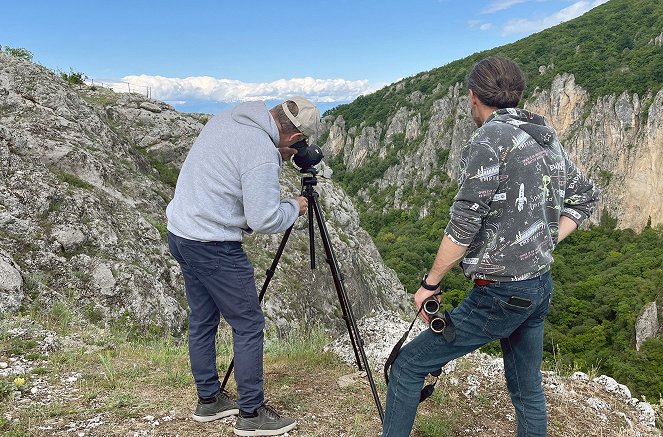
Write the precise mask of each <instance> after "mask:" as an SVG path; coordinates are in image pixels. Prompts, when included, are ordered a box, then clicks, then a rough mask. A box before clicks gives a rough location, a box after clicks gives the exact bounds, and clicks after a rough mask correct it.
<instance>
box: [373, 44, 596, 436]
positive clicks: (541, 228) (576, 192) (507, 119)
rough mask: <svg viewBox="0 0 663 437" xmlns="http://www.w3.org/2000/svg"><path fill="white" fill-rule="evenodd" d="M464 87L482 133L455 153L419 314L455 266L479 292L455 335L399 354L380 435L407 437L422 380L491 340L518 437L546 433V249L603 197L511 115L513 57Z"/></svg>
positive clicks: (551, 144) (555, 148)
mask: <svg viewBox="0 0 663 437" xmlns="http://www.w3.org/2000/svg"><path fill="white" fill-rule="evenodd" d="M467 85H468V88H469V96H470V103H471V112H472V118H473V119H474V121H475V122H476V124H477V126H478V127H479V128H478V129H477V131H476V132H475V133H474V134H473V135H472V137H471V138H470V140H469V142H468V143H467V145H466V146H465V148H464V149H463V151H462V154H461V158H460V177H459V189H458V193H457V195H456V197H455V199H454V203H453V205H452V207H451V220H450V222H449V225H448V226H447V228H446V230H445V235H444V237H443V239H442V243H441V244H440V248H439V250H438V252H437V257H436V258H435V261H434V263H433V266H432V268H431V270H430V272H429V273H428V274H427V275H426V276H424V279H423V280H422V281H421V288H419V290H418V291H417V293H416V294H415V296H414V301H415V304H416V308H417V309H419V308H421V305H422V303H423V302H424V301H425V300H426V299H427V298H429V297H430V296H432V295H435V294H436V293H438V292H439V287H440V282H441V281H442V278H443V277H444V275H445V274H446V273H447V272H448V271H449V270H450V269H451V268H452V267H453V266H454V265H456V264H457V263H458V261H459V260H461V259H462V268H463V271H464V273H465V275H466V276H467V277H469V278H471V279H472V280H473V282H474V287H473V288H472V290H471V291H470V293H469V294H468V296H467V297H466V298H465V299H464V300H463V301H462V302H461V303H460V305H459V306H458V307H457V308H454V309H453V310H452V311H451V312H450V318H451V322H452V324H453V326H454V328H455V333H456V335H455V339H453V340H451V341H449V340H447V338H448V337H449V336H445V335H440V334H436V333H434V332H432V331H431V330H430V329H428V330H426V331H424V332H423V333H421V334H420V335H419V336H418V337H417V338H415V339H414V340H413V341H411V342H410V343H409V344H407V345H406V346H405V347H404V348H403V349H402V350H401V352H400V354H399V355H398V358H397V359H396V361H395V362H394V364H393V365H392V368H391V375H390V380H389V385H388V393H387V404H386V411H385V420H384V428H383V434H382V436H383V437H396V436H407V435H409V434H410V431H411V429H412V425H413V422H414V417H415V415H416V411H417V405H418V403H419V398H420V391H421V388H422V386H423V382H424V378H425V376H426V375H427V374H428V373H430V372H434V371H435V370H438V369H439V368H440V367H442V366H444V365H445V364H446V363H448V362H449V361H451V360H453V359H455V358H458V357H460V356H462V355H465V354H467V353H468V352H470V351H473V350H475V349H477V348H479V347H481V346H483V345H484V344H486V343H488V342H490V341H493V340H496V339H499V340H500V343H501V346H502V352H503V357H504V373H505V376H506V382H507V387H508V390H509V393H510V395H511V401H512V403H513V405H514V407H515V410H516V418H517V435H518V436H520V437H523V436H527V437H533V436H537V437H538V436H545V435H546V426H547V417H546V400H545V396H544V393H543V387H542V379H541V360H542V356H543V319H544V317H545V315H546V314H547V313H548V308H549V305H550V300H551V295H552V281H551V279H550V272H549V270H550V264H551V263H552V261H553V257H552V251H553V249H554V248H555V246H556V245H557V244H558V243H559V242H560V241H562V240H563V239H564V238H565V237H566V236H568V235H569V234H570V233H571V232H573V231H574V230H575V229H576V228H577V227H578V226H579V225H580V224H581V223H582V222H583V221H584V220H585V219H586V218H587V217H588V216H589V215H590V214H591V213H592V211H593V210H594V209H595V207H596V204H597V202H598V191H597V190H596V189H595V188H594V186H593V184H592V183H591V181H589V180H588V179H587V178H586V177H585V176H584V175H583V174H582V173H581V172H580V171H579V170H578V168H577V167H576V166H575V165H574V164H573V163H572V162H571V161H570V160H569V159H568V157H567V155H566V152H565V151H564V149H563V148H562V145H561V144H560V142H559V139H558V138H557V135H556V133H555V131H554V129H553V128H552V127H550V126H549V125H548V124H547V123H546V120H545V119H544V118H543V117H541V116H540V115H536V114H533V113H531V112H528V111H525V110H523V109H518V108H516V106H517V105H518V103H519V101H520V99H521V98H522V94H523V90H524V89H525V78H524V75H523V73H522V71H521V70H520V68H519V67H518V66H517V65H516V64H515V63H514V62H513V61H511V60H508V59H504V58H494V57H491V58H487V59H484V60H483V61H481V62H479V63H477V64H476V65H475V66H474V68H473V69H472V71H471V72H470V73H469V75H468V77H467ZM422 317H424V319H426V316H425V314H424V313H423V312H422Z"/></svg>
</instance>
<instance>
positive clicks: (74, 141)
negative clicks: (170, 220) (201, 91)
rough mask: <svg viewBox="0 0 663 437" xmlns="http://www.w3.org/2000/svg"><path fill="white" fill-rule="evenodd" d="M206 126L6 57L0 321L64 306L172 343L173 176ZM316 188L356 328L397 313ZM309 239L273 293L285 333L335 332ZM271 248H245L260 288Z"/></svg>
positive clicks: (386, 286) (344, 209) (362, 241)
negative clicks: (376, 314)
mask: <svg viewBox="0 0 663 437" xmlns="http://www.w3.org/2000/svg"><path fill="white" fill-rule="evenodd" d="M207 119H208V116H207V115H203V114H182V113H178V112H177V111H175V110H174V109H173V108H172V107H170V106H168V105H166V104H164V103H161V102H158V101H154V100H150V99H147V98H145V97H143V96H140V95H138V94H116V93H114V92H112V91H110V90H107V89H103V88H90V87H87V86H82V87H72V86H70V85H69V84H67V83H65V82H64V81H63V80H61V79H60V78H59V77H57V76H56V75H55V74H54V73H53V72H51V71H50V70H48V69H46V68H43V67H41V66H39V65H36V64H32V63H30V62H27V61H24V60H21V59H17V58H13V57H10V56H8V55H5V54H2V53H0V312H16V311H19V310H22V311H33V312H41V311H50V310H52V308H53V307H54V306H55V305H58V304H60V305H65V306H67V307H69V308H73V309H75V310H76V311H77V312H79V313H81V314H83V315H85V316H86V317H87V318H88V319H89V320H92V321H97V322H101V323H113V322H115V323H117V322H122V323H126V324H129V325H135V326H137V327H140V328H142V329H145V328H148V327H160V328H166V329H169V330H172V331H178V330H180V329H181V328H182V327H183V326H184V323H185V318H186V300H185V298H184V294H183V282H182V278H181V275H180V272H179V268H178V266H177V264H176V262H175V261H174V260H173V259H172V258H171V257H170V255H169V253H168V249H167V245H166V244H165V241H164V236H165V215H164V211H165V207H166V205H167V203H168V201H169V200H170V198H171V197H172V193H173V183H174V179H175V175H176V169H177V168H178V167H179V166H180V165H181V163H182V162H183V160H184V158H185V156H186V152H187V150H188V148H189V147H190V145H191V144H192V142H193V140H194V139H195V137H196V136H197V134H198V132H199V131H200V129H201V128H202V127H203V126H204V123H205V122H206V121H207ZM286 167H287V168H286V171H285V172H284V177H283V181H282V182H283V186H284V195H293V194H295V193H298V192H299V191H300V188H301V186H300V179H299V177H300V175H299V173H297V172H296V171H295V170H294V169H293V168H292V167H290V164H287V165H286ZM320 179H321V180H320V183H319V186H318V191H319V192H320V200H321V205H322V207H323V209H324V213H325V216H326V219H327V224H328V227H329V232H330V234H331V238H332V245H333V247H334V248H335V251H336V254H337V257H338V259H339V263H340V266H341V270H342V272H343V273H344V274H345V284H346V288H347V290H348V293H349V295H350V300H351V302H352V303H353V308H354V312H355V315H356V316H357V317H360V316H361V315H363V314H365V313H368V312H371V311H373V310H376V311H379V310H382V309H384V308H393V309H398V308H399V307H403V305H404V299H405V295H404V290H403V287H402V286H401V285H400V283H399V282H398V280H397V278H396V276H395V274H394V273H393V271H391V270H390V269H387V268H385V267H384V265H383V264H382V262H381V260H380V257H379V255H378V253H377V250H376V249H375V247H374V246H373V244H372V242H371V239H370V237H369V236H368V235H367V234H366V233H365V232H364V231H363V230H362V229H361V228H360V227H359V225H358V218H357V213H356V211H355V210H354V207H353V206H352V204H351V202H350V201H349V199H348V198H347V197H346V196H345V195H344V194H343V192H342V191H341V190H340V189H339V188H337V187H336V186H335V185H334V184H333V183H332V182H330V181H325V180H322V178H320ZM307 229H308V228H307V225H306V220H305V219H300V220H299V221H298V223H297V225H296V229H295V231H294V232H293V234H292V236H291V237H290V240H291V241H289V242H288V246H287V247H286V252H285V254H284V256H283V258H282V260H281V262H280V264H279V269H278V272H277V274H276V276H275V277H274V280H273V281H272V284H271V285H270V290H269V292H268V294H267V298H266V315H267V317H268V319H269V321H270V322H272V323H273V324H274V325H275V326H277V327H278V329H279V330H282V331H287V330H288V328H289V326H291V325H292V324H293V323H298V322H299V321H301V322H303V323H305V322H313V321H315V322H320V323H323V324H324V325H325V326H329V327H330V328H338V329H340V328H341V327H342V326H343V323H342V321H341V320H340V319H339V317H338V315H339V310H338V298H337V296H336V291H335V289H334V286H333V282H332V278H331V274H330V273H329V270H328V268H327V265H326V264H325V262H324V256H323V253H324V252H323V249H322V246H320V247H318V248H317V254H318V265H319V267H318V269H317V270H315V271H311V270H310V268H309V266H308V261H309V255H308V232H307ZM318 240H319V238H318ZM279 242H280V236H258V237H251V238H249V240H248V243H247V244H246V246H247V250H248V252H249V254H250V256H251V258H252V259H253V260H254V262H255V264H256V272H257V274H258V281H259V282H260V283H259V284H258V286H260V285H261V283H262V278H263V277H264V274H262V273H261V272H264V271H265V270H266V269H267V267H268V266H269V265H270V263H271V261H272V258H273V256H274V253H275V252H276V248H277V247H278V244H279ZM318 243H319V241H318Z"/></svg>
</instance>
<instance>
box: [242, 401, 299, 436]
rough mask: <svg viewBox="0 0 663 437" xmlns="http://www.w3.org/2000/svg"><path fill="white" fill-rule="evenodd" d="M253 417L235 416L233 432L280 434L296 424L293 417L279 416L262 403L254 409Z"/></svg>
mask: <svg viewBox="0 0 663 437" xmlns="http://www.w3.org/2000/svg"><path fill="white" fill-rule="evenodd" d="M256 413H257V414H256V416H255V417H242V416H243V413H240V415H239V416H238V417H237V422H236V423H235V429H233V432H234V433H235V435H239V436H261V435H281V434H283V433H286V432H288V431H290V430H291V429H293V428H294V427H296V426H297V422H296V421H295V420H294V419H288V418H287V417H281V416H279V413H277V412H276V411H275V410H274V408H272V407H270V406H269V405H263V406H262V407H260V408H258V409H257V410H256Z"/></svg>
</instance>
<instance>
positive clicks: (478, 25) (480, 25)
mask: <svg viewBox="0 0 663 437" xmlns="http://www.w3.org/2000/svg"><path fill="white" fill-rule="evenodd" d="M467 25H468V27H469V28H470V29H472V30H476V29H479V30H482V31H483V30H489V29H492V27H493V23H484V22H482V21H480V20H469V21H468V22H467Z"/></svg>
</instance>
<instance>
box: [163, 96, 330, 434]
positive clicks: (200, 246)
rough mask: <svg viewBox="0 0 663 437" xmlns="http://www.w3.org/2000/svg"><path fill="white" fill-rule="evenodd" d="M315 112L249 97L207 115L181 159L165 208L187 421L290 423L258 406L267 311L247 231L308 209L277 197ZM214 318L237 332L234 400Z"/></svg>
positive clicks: (284, 224) (274, 430)
mask: <svg viewBox="0 0 663 437" xmlns="http://www.w3.org/2000/svg"><path fill="white" fill-rule="evenodd" d="M319 123H320V111H319V110H318V109H317V108H316V107H315V105H314V104H313V103H311V102H310V101H308V100H306V99H304V98H302V97H293V98H291V99H290V100H287V101H285V102H283V103H282V104H279V105H277V106H275V107H274V108H272V109H270V110H267V108H266V107H265V104H264V102H246V103H242V104H239V105H237V106H236V107H234V108H232V109H229V110H227V111H224V112H222V113H220V114H218V115H216V116H215V117H213V118H212V119H211V120H210V121H209V122H208V123H207V124H206V125H205V127H204V128H203V130H202V131H201V132H200V135H199V136H198V138H197V139H196V141H195V142H194V144H193V146H192V147H191V150H190V151H189V154H188V155H187V157H186V160H185V161H184V164H183V165H182V169H181V171H180V174H179V177H178V180H177V186H176V188H175V195H174V197H173V200H172V201H171V202H170V203H169V204H168V207H167V209H166V215H167V217H168V243H169V248H170V252H171V254H172V255H173V257H175V259H177V261H178V262H179V264H180V267H181V269H182V274H183V276H184V283H185V288H186V296H187V301H188V304H189V308H190V314H189V358H190V361H191V371H192V373H193V377H194V379H195V382H196V388H197V392H198V403H197V405H196V409H195V412H194V413H193V419H194V420H196V421H200V422H207V421H211V420H215V419H220V418H222V417H226V416H230V415H236V414H239V417H238V419H237V422H236V424H235V428H234V432H235V434H237V435H241V436H262V435H278V434H282V433H285V432H287V431H289V430H291V429H293V428H294V427H295V426H296V422H295V421H294V420H293V419H288V418H285V417H281V416H279V414H278V413H276V411H274V409H273V408H272V407H270V406H268V405H267V404H265V403H264V391H263V329H264V326H265V319H264V317H263V313H262V310H261V308H260V304H259V302H258V294H257V292H256V287H255V278H254V273H253V266H252V265H251V263H250V262H249V260H248V258H247V256H246V254H245V252H244V250H243V248H242V235H243V233H245V232H247V233H250V232H253V231H255V232H259V233H278V232H283V231H285V230H287V229H288V228H289V227H290V226H292V224H293V223H294V222H295V220H296V219H297V217H298V216H300V215H302V214H304V213H305V212H306V210H307V207H308V204H307V200H306V198H305V197H303V196H299V197H295V198H292V199H283V200H282V199H280V186H279V177H280V174H281V166H282V164H283V161H284V160H285V161H287V160H289V159H290V158H291V157H292V156H293V155H294V154H295V153H296V150H295V149H294V148H292V147H291V146H292V145H293V144H295V143H296V142H298V141H299V140H301V139H304V138H308V137H311V136H313V135H316V134H317V131H318V128H319ZM220 316H223V318H224V319H225V320H226V321H227V322H228V324H230V326H231V327H232V330H233V347H234V354H235V381H236V382H237V393H238V399H237V402H235V401H233V400H232V398H231V397H230V396H229V394H228V393H226V392H222V391H221V390H220V383H219V376H218V373H217V367H216V347H215V339H216V333H217V329H218V325H219V321H220Z"/></svg>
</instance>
